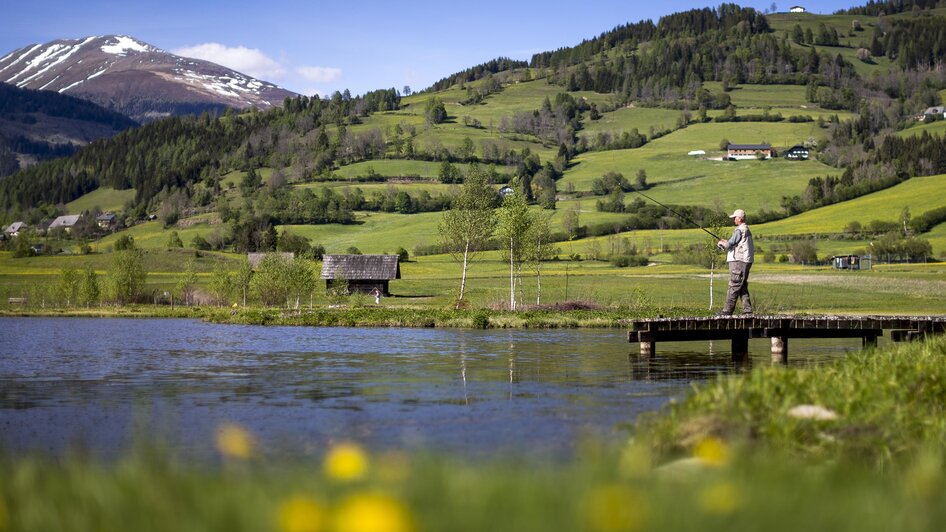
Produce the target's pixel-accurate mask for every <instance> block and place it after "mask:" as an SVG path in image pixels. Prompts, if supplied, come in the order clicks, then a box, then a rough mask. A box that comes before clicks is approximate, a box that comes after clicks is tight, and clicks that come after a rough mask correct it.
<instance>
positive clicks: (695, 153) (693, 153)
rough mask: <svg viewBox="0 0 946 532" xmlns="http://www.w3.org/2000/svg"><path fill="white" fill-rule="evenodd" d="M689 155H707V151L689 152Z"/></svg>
mask: <svg viewBox="0 0 946 532" xmlns="http://www.w3.org/2000/svg"><path fill="white" fill-rule="evenodd" d="M687 155H694V156H695V155H706V151H704V150H693V151H689V152H687Z"/></svg>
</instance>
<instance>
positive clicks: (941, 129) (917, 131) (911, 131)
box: [897, 120, 946, 137]
mask: <svg viewBox="0 0 946 532" xmlns="http://www.w3.org/2000/svg"><path fill="white" fill-rule="evenodd" d="M924 131H925V132H926V133H929V134H930V135H939V136H940V137H942V136H944V134H946V120H937V121H936V122H914V124H913V125H911V126H910V127H908V128H906V129H904V130H902V131H898V132H897V135H899V136H901V137H912V136H917V135H922V134H923V132H924Z"/></svg>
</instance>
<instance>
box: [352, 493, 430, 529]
mask: <svg viewBox="0 0 946 532" xmlns="http://www.w3.org/2000/svg"><path fill="white" fill-rule="evenodd" d="M334 524H335V527H334V529H335V530H337V531H338V532H409V531H411V530H413V529H414V526H413V524H412V523H411V516H410V514H409V512H408V510H407V508H405V507H404V505H403V504H401V502H400V501H397V500H396V499H393V498H391V497H389V496H387V495H383V494H380V493H356V494H354V495H352V496H350V497H348V498H347V499H346V500H344V501H342V503H341V505H340V506H339V508H338V511H337V512H336V514H335V520H334Z"/></svg>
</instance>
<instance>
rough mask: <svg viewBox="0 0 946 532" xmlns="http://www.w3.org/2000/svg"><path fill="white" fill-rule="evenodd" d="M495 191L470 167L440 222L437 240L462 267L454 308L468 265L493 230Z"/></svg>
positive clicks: (474, 166) (463, 289) (478, 171)
mask: <svg viewBox="0 0 946 532" xmlns="http://www.w3.org/2000/svg"><path fill="white" fill-rule="evenodd" d="M495 205H496V191H495V190H494V189H493V187H491V186H490V184H489V180H488V178H487V176H486V174H485V173H484V172H482V171H481V170H480V168H479V166H478V165H476V164H472V165H470V171H469V175H468V176H467V177H466V180H465V181H464V183H463V187H462V188H461V189H460V194H459V195H457V197H456V198H455V199H454V200H453V206H452V208H451V209H450V210H449V211H445V212H444V214H443V219H442V220H441V222H440V237H441V239H442V240H443V244H444V246H445V247H446V248H447V250H448V251H449V252H450V254H451V255H452V256H453V258H454V260H456V261H457V262H461V263H462V264H463V269H462V273H461V275H460V295H459V296H458V297H457V305H456V306H457V308H459V307H460V304H461V303H462V301H463V296H464V295H465V294H466V275H467V271H468V269H469V267H470V263H471V262H472V261H473V260H474V258H475V257H476V255H477V254H478V253H479V252H480V251H482V250H483V248H484V247H485V246H486V243H487V242H488V241H489V239H490V237H491V236H492V235H493V231H494V230H495V229H496V213H495V209H494V207H495Z"/></svg>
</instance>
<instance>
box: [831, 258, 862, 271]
mask: <svg viewBox="0 0 946 532" xmlns="http://www.w3.org/2000/svg"><path fill="white" fill-rule="evenodd" d="M831 262H832V264H833V266H834V268H835V269H836V270H869V269H870V267H871V257H870V255H866V256H863V257H860V256H858V255H835V256H834V257H831Z"/></svg>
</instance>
